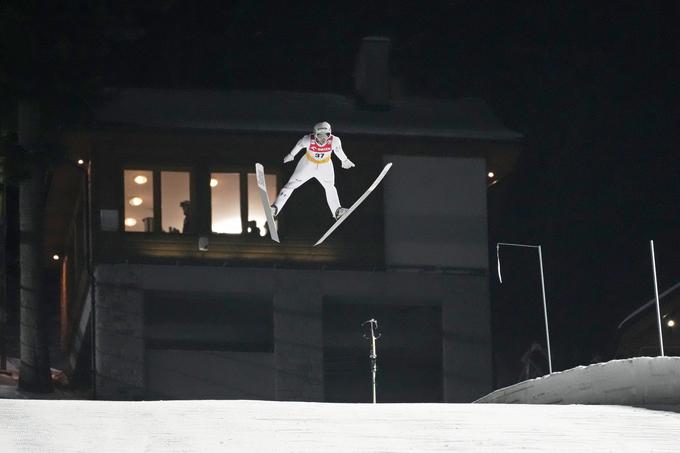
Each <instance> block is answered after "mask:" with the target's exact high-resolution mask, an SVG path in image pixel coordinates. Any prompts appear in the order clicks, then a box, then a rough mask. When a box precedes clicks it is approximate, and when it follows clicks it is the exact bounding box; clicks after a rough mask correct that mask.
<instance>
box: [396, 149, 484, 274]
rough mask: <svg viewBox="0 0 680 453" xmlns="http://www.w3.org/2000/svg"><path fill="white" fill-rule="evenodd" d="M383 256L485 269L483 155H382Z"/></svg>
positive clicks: (409, 263)
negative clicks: (384, 170)
mask: <svg viewBox="0 0 680 453" xmlns="http://www.w3.org/2000/svg"><path fill="white" fill-rule="evenodd" d="M384 161H385V162H393V163H394V166H393V167H392V169H391V170H390V173H389V174H388V175H387V177H386V178H385V181H384V182H383V185H384V198H385V262H386V263H387V264H388V265H400V266H441V267H454V268H463V269H488V267H489V264H488V253H489V252H488V237H487V236H488V235H487V230H488V227H487V212H486V211H487V208H486V190H487V186H486V184H487V177H486V161H485V159H483V158H442V157H422V156H397V155H388V156H385V157H384Z"/></svg>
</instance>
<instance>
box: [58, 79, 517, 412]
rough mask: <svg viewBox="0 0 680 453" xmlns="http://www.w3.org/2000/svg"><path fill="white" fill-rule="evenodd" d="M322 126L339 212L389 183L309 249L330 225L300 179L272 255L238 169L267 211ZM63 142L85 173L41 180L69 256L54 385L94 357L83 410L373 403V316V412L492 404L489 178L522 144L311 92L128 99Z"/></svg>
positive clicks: (476, 110) (474, 108)
mask: <svg viewBox="0 0 680 453" xmlns="http://www.w3.org/2000/svg"><path fill="white" fill-rule="evenodd" d="M308 107H309V108H308ZM284 112H288V113H287V114H284ZM321 120H327V121H329V122H331V124H332V125H333V128H334V133H336V134H337V135H339V136H340V137H341V138H342V140H343V145H344V148H345V151H346V153H347V155H348V157H350V159H352V161H353V162H354V163H355V164H356V168H353V169H350V170H347V171H346V170H342V169H341V167H340V165H339V163H337V161H336V165H335V172H336V186H337V187H338V191H339V195H340V200H341V202H342V204H343V206H349V205H350V204H351V203H352V202H353V201H354V200H355V199H356V198H358V197H359V196H360V195H361V193H363V191H364V190H365V189H366V188H367V187H368V186H369V185H370V183H371V181H372V180H373V178H375V176H376V175H377V174H378V173H379V171H380V169H381V168H382V167H383V166H384V165H385V164H386V163H387V162H392V163H393V168H392V170H391V171H390V173H389V174H388V175H387V177H386V179H385V180H384V181H383V184H382V185H381V186H380V187H379V188H378V189H377V190H376V191H375V192H374V193H373V194H372V195H371V196H370V197H369V198H368V199H367V200H366V202H365V203H364V204H363V205H362V206H361V207H360V208H359V209H358V210H357V211H356V212H355V213H354V214H353V215H352V217H351V218H349V219H348V220H347V221H346V222H345V223H344V224H343V225H342V227H341V228H340V229H338V230H337V231H336V232H335V233H334V234H333V235H332V236H331V237H330V238H329V239H328V240H327V241H326V242H325V243H324V244H322V245H321V246H319V247H312V244H314V242H315V241H316V240H317V239H318V238H319V237H320V236H321V235H322V234H323V232H324V231H325V230H326V229H327V228H328V227H329V226H330V225H331V223H332V219H331V216H330V212H329V211H328V208H327V206H326V201H325V197H324V193H323V190H322V188H321V186H320V185H319V184H318V183H317V182H315V181H314V180H311V181H309V182H308V183H307V184H305V185H304V186H302V187H301V188H300V189H298V190H297V191H296V192H295V193H294V194H293V196H292V198H291V200H290V201H289V202H288V204H287V205H286V207H285V209H284V211H283V212H282V214H281V215H280V217H279V232H280V236H281V238H282V240H281V244H276V243H274V242H272V241H271V240H269V238H268V237H267V236H266V235H264V236H263V234H264V231H262V230H261V229H262V228H263V224H262V211H261V207H260V206H259V201H257V198H256V194H255V193H254V187H253V176H252V173H253V172H254V165H255V163H256V162H260V163H262V164H263V165H264V167H265V171H266V173H267V174H268V175H269V176H268V177H269V178H271V179H270V180H269V181H268V183H271V185H272V186H273V187H271V189H272V192H273V195H275V193H276V192H277V191H278V189H279V188H280V187H281V186H282V185H283V184H284V183H285V182H286V181H287V179H288V177H289V176H290V174H291V172H292V170H293V168H294V164H292V165H290V164H288V165H283V164H282V163H281V160H282V158H283V156H284V155H285V154H286V153H287V152H288V151H289V150H290V148H292V146H293V145H294V144H295V142H296V141H297V139H298V138H299V137H300V136H302V135H303V134H304V133H307V131H308V130H309V129H310V128H311V126H312V124H314V123H315V122H317V121H321ZM64 141H65V144H67V146H68V147H69V149H70V152H71V156H72V158H73V159H74V160H76V159H81V158H82V159H83V160H84V162H85V163H84V166H83V169H84V170H83V172H82V176H83V177H82V184H80V185H76V186H69V185H68V184H66V182H65V181H67V180H69V181H70V180H72V179H73V174H72V173H69V172H70V170H69V172H66V171H64V172H63V173H62V174H61V175H57V181H56V182H55V184H54V185H53V187H54V188H55V189H54V191H53V193H52V194H51V195H50V202H51V204H52V209H66V210H69V211H70V210H73V212H74V216H73V220H72V222H71V224H70V226H68V227H67V228H65V231H68V234H66V235H65V236H64V237H65V238H66V239H64V237H60V236H59V235H56V234H55V235H54V237H52V238H50V240H51V242H49V241H48V242H49V243H50V246H51V247H54V248H59V247H61V248H63V249H64V250H65V251H66V252H65V259H64V261H63V263H62V336H63V341H64V345H65V347H66V348H67V349H68V350H69V352H70V355H71V361H70V364H71V370H70V371H71V372H72V373H76V372H77V371H78V369H79V368H80V369H84V368H87V367H89V359H90V357H94V361H95V365H96V392H97V397H98V398H106V399H139V398H145V399H151V398H159V399H173V398H239V399H271V400H305V401H347V402H349V401H369V400H370V385H369V383H370V379H369V377H370V375H369V364H368V341H366V340H365V339H363V338H362V335H361V323H362V322H363V321H365V320H367V319H369V318H376V319H378V321H379V322H380V326H381V328H382V331H383V337H382V338H381V339H380V340H379V342H378V356H379V358H378V367H379V368H378V369H379V371H378V399H379V401H384V402H387V401H393V402H397V401H402V402H403V401H412V402H420V401H433V402H434V401H451V402H454V401H472V400H474V399H475V398H477V397H479V396H482V395H484V394H486V393H488V392H489V391H490V390H491V388H492V364H491V360H492V359H491V357H492V354H491V332H490V314H489V310H490V308H489V288H488V241H487V211H486V189H487V185H488V177H487V172H488V171H490V170H493V171H494V173H495V174H496V177H502V176H503V175H504V174H507V172H509V171H511V168H512V165H513V164H514V160H515V159H516V156H517V154H518V152H519V147H520V144H519V143H520V142H519V136H518V135H517V134H514V133H512V132H511V131H508V130H507V129H505V128H503V126H502V125H501V124H500V123H498V122H497V120H496V119H495V118H494V117H493V115H492V114H491V112H490V111H489V110H488V108H486V106H485V105H484V104H483V103H482V102H480V101H475V100H462V101H458V102H454V101H434V100H432V101H428V100H423V99H411V100H409V99H405V100H402V101H400V102H399V103H395V104H394V105H392V106H391V107H390V108H389V109H383V110H370V109H369V110H367V109H365V107H361V106H358V105H356V104H355V103H354V102H353V101H352V100H351V99H348V98H345V97H342V96H335V95H325V94H301V93H265V92H242V93H206V92H162V91H150V90H133V91H127V92H122V93H119V94H118V96H117V97H115V98H114V101H113V102H112V103H111V104H110V105H109V106H107V107H105V108H103V109H102V110H101V112H100V114H99V122H98V124H97V125H96V126H95V127H93V128H90V129H86V130H77V131H71V132H70V133H69V134H67V136H66V137H65V140H64ZM298 158H304V156H302V155H298ZM141 176H143V178H139V179H136V178H138V177H141ZM59 178H62V180H63V181H59ZM138 181H144V183H142V184H139V182H138ZM227 187H228V188H227ZM60 188H61V189H62V190H69V191H70V192H69V193H74V194H77V196H76V200H77V201H76V203H75V209H74V208H73V203H72V200H71V199H70V198H69V197H66V196H59V193H58V191H59V190H60ZM133 198H139V200H133ZM140 200H141V201H140ZM187 201H188V202H189V203H185V202H187ZM182 203H184V205H183V206H181V205H182ZM133 204H136V205H135V206H133ZM189 205H190V210H188V211H187V210H184V207H186V206H189ZM137 208H139V209H137ZM144 209H146V210H144ZM90 219H91V228H90ZM253 222H255V223H253ZM256 228H258V229H260V231H259V232H258V231H257V230H256ZM249 230H250V231H249ZM199 244H200V246H199ZM90 257H91V260H90ZM88 268H91V275H92V277H93V278H89V277H88V275H89V274H90V273H88ZM92 307H94V315H93V312H92ZM93 319H94V322H95V323H94V326H95V339H96V340H95V349H94V354H92V351H91V346H90V345H89V342H90V340H89V338H90V335H89V330H88V329H89V328H91V324H92V320H93Z"/></svg>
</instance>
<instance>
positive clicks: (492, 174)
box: [487, 171, 496, 178]
mask: <svg viewBox="0 0 680 453" xmlns="http://www.w3.org/2000/svg"><path fill="white" fill-rule="evenodd" d="M487 176H488V177H489V178H493V177H494V176H496V173H494V172H492V171H490V172H489V173H488V174H487Z"/></svg>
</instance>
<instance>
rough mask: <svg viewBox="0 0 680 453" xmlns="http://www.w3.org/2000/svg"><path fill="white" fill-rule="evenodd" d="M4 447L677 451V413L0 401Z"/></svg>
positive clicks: (0, 444) (167, 451)
mask: <svg viewBox="0 0 680 453" xmlns="http://www.w3.org/2000/svg"><path fill="white" fill-rule="evenodd" d="M0 419H1V420H2V423H1V424H0V452H3V453H10V452H41V453H43V452H60V453H67V452H116V453H119V452H162V453H172V452H225V451H230V452H234V451H243V452H287V451H295V452H335V451H342V452H376V451H390V452H406V451H410V452H427V451H485V452H498V451H501V450H503V451H515V450H530V451H532V450H533V451H550V452H556V451H563V452H574V451H583V452H600V451H613V452H620V451H630V452H647V451H655V452H661V451H668V452H677V451H678V448H679V447H678V446H679V445H680V444H679V443H678V439H680V414H678V413H673V412H661V411H651V410H647V409H639V408H631V407H623V406H581V405H571V406H563V405H560V406H557V405H536V404H534V405H522V404H512V405H499V404H377V405H371V404H329V403H299V402H298V403H292V402H269V401H153V402H151V401H149V402H110V401H66V400H52V401H46V400H0Z"/></svg>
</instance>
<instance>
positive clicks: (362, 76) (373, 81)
mask: <svg viewBox="0 0 680 453" xmlns="http://www.w3.org/2000/svg"><path fill="white" fill-rule="evenodd" d="M389 54H390V39H389V38H384V37H378V36H370V37H366V38H364V39H362V40H361V46H360V47H359V53H358V55H357V60H356V65H355V67H354V88H355V90H356V93H357V96H358V98H359V101H360V102H361V103H363V104H364V105H365V106H366V107H368V108H372V109H387V108H389V104H390V70H389Z"/></svg>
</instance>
